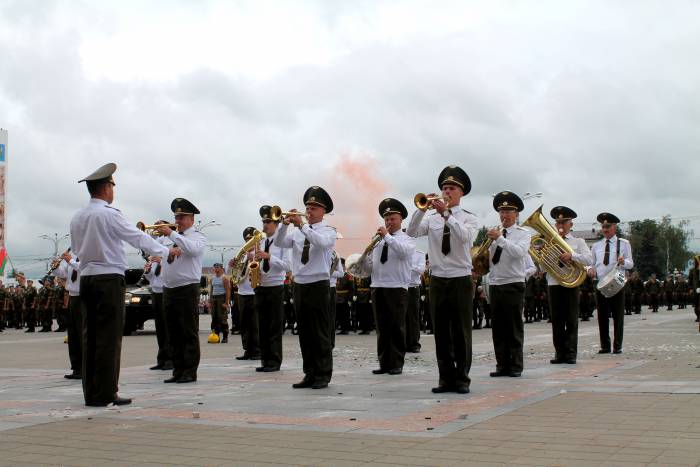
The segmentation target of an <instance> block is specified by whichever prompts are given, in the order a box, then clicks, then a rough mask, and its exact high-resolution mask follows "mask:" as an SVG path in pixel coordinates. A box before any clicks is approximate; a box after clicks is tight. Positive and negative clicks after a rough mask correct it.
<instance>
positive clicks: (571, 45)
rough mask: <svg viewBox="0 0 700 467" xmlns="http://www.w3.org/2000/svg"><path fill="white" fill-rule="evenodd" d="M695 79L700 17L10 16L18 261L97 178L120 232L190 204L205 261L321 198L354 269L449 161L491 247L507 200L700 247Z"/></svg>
mask: <svg viewBox="0 0 700 467" xmlns="http://www.w3.org/2000/svg"><path fill="white" fill-rule="evenodd" d="M698 57H700V4H699V3H698V2H695V1H687V2H685V1H657V2H650V1H641V0H629V1H609V0H605V1H599V2H596V1H590V0H587V1H581V2H576V1H566V2H562V1H559V0H554V1H530V2H525V1H502V2H496V1H486V0H484V1H480V2H477V1H473V2H468V1H456V2H449V1H443V2H429V1H401V2H397V1H379V0H375V1H360V0H354V1H324V0H318V1H279V2H273V1H264V0H254V1H237V2H234V1H221V2H205V1H175V0H168V1H151V2H140V1H124V0H121V1H118V2H117V1H115V2H106V1H99V2H98V1H93V2H86V1H84V2H80V1H65V2H60V1H58V2H52V1H44V0H41V1H30V0H17V1H12V0H0V127H2V128H5V129H7V130H8V131H9V151H8V155H9V167H8V183H7V194H6V200H7V211H8V219H7V229H8V230H7V247H8V251H9V253H10V255H11V256H12V257H13V258H14V261H15V263H16V266H19V267H20V268H23V269H25V270H27V271H32V270H33V269H34V270H35V271H36V274H38V273H39V272H40V270H41V269H42V268H43V267H44V266H43V265H42V263H41V262H39V263H32V258H39V257H42V256H47V255H49V254H50V253H51V252H52V250H53V246H52V244H51V243H50V242H48V241H46V240H42V239H39V238H38V236H39V235H42V234H51V235H52V234H53V233H54V232H55V233H58V234H59V235H62V234H64V233H67V231H68V223H69V221H70V218H71V216H72V214H73V213H74V212H75V211H76V210H77V209H79V208H80V207H81V206H82V205H84V204H85V203H86V201H87V194H86V191H85V187H84V186H83V185H78V184H77V183H76V181H77V180H78V179H80V178H82V176H84V175H87V174H88V173H90V172H92V170H93V169H95V168H96V167H98V166H99V165H102V164H103V163H106V162H116V163H117V165H118V167H119V168H118V172H117V174H116V181H117V190H116V201H115V206H117V207H118V208H120V209H121V210H122V211H123V212H124V214H125V215H126V216H127V218H128V219H130V220H133V221H134V222H136V221H137V220H139V219H143V220H146V221H148V222H151V221H153V220H155V219H156V218H159V217H163V216H169V215H170V212H169V205H170V201H171V200H172V199H173V198H174V197H176V196H183V197H186V198H188V199H190V200H191V201H193V202H194V203H195V204H196V205H197V206H198V207H199V209H200V210H201V211H202V216H201V218H202V220H203V221H205V222H206V221H210V220H215V221H216V222H217V223H218V224H220V225H219V226H212V227H210V228H208V229H206V230H205V232H206V233H207V235H208V237H209V239H210V242H211V243H212V244H213V245H217V246H225V245H237V244H240V239H241V231H242V229H243V228H244V227H245V226H247V225H257V224H258V222H259V217H258V215H257V211H258V207H259V206H260V205H261V204H279V205H281V206H282V207H283V208H285V209H289V208H292V207H302V203H301V196H302V194H303V192H304V190H305V189H306V188H307V187H308V186H310V185H314V184H319V185H322V186H324V187H326V188H327V189H328V191H329V192H330V193H331V195H332V196H333V197H334V200H335V204H336V215H335V216H334V217H333V218H330V223H331V224H333V225H336V226H337V227H339V229H340V230H341V232H342V233H343V235H344V236H345V237H346V238H348V239H350V240H343V241H341V243H340V246H341V251H343V250H344V251H343V253H345V254H347V253H348V252H351V251H357V249H359V245H360V244H364V243H366V241H367V239H368V238H369V237H370V236H371V235H372V233H373V230H374V229H375V228H376V226H377V224H378V223H379V222H380V218H379V217H378V215H377V214H376V206H377V204H378V202H379V201H380V200H381V199H382V198H384V197H386V196H393V197H397V198H399V199H401V200H402V201H404V203H406V204H407V205H410V207H411V208H410V209H409V210H412V198H413V195H414V194H415V193H417V192H419V191H425V192H427V191H431V190H434V189H436V179H437V175H438V173H439V172H440V170H441V169H442V168H443V167H444V166H445V165H448V164H452V163H455V164H458V165H460V166H462V167H463V168H464V169H465V170H466V171H467V172H468V173H469V175H470V177H471V179H472V183H473V190H472V192H471V193H470V194H469V196H468V197H466V198H465V199H464V200H463V202H462V204H463V206H465V207H466V208H467V209H469V210H471V211H473V212H475V213H476V214H477V215H478V216H479V218H480V221H481V223H483V224H485V225H494V224H496V223H497V216H496V214H495V212H494V211H493V210H492V207H491V194H492V193H494V192H497V191H500V190H503V189H509V190H514V191H516V192H519V193H525V192H528V191H529V192H533V193H534V192H543V193H544V195H543V197H542V198H541V199H539V200H538V199H533V200H529V201H527V203H526V211H528V213H529V212H531V211H532V210H534V209H535V208H536V207H537V206H538V205H539V203H540V202H542V203H544V205H545V209H546V210H547V211H548V210H549V209H550V208H551V207H552V206H554V205H557V204H565V205H568V206H571V207H572V208H574V209H575V210H576V211H577V212H578V214H579V219H578V220H579V223H578V228H584V227H585V228H590V227H591V224H590V223H591V222H593V221H594V220H595V215H596V214H597V213H598V212H601V211H604V210H606V211H611V212H613V213H616V214H617V215H618V216H619V217H621V218H622V219H623V220H633V219H642V218H660V217H661V216H662V215H665V214H671V215H672V216H673V217H674V218H683V217H690V219H691V220H692V221H693V222H692V223H691V227H693V228H694V229H695V230H696V232H697V233H696V236H698V235H699V234H700V225H699V224H700V222H699V221H698V220H697V219H700V205H699V204H698V202H697V199H698V181H699V180H700V157H698V156H699V155H700V131H698V130H699V128H700V87H699V86H698V83H699V82H700V62H699V61H698ZM692 216H695V217H692ZM352 239H357V240H352ZM353 242H354V243H355V244H353ZM67 245H68V242H67V241H66V242H64V243H63V244H62V245H61V246H62V247H66V246H67ZM693 246H694V247H695V248H696V249H700V243H698V242H697V241H695V242H694V244H693ZM231 254H232V252H229V251H227V252H225V253H224V256H225V257H226V258H228V257H230V256H231ZM219 256H220V252H217V251H212V252H211V253H210V254H209V255H208V257H207V262H211V261H213V260H214V259H216V258H218V257H219ZM133 259H134V262H135V263H138V260H137V258H136V257H133ZM36 274H34V275H36Z"/></svg>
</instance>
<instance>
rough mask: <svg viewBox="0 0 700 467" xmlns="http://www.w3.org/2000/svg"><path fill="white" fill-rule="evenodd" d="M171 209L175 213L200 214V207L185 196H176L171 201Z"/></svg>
mask: <svg viewBox="0 0 700 467" xmlns="http://www.w3.org/2000/svg"><path fill="white" fill-rule="evenodd" d="M170 210H171V211H172V212H174V213H175V214H199V209H197V207H196V206H195V205H194V204H192V203H190V202H189V201H187V200H186V199H185V198H175V199H174V200H173V202H172V203H170Z"/></svg>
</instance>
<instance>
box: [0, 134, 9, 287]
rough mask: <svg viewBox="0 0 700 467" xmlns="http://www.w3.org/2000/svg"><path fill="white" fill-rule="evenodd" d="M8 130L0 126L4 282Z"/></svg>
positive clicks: (0, 233) (0, 232) (0, 265)
mask: <svg viewBox="0 0 700 467" xmlns="http://www.w3.org/2000/svg"><path fill="white" fill-rule="evenodd" d="M7 158H8V151H7V130H3V129H2V128H0V275H2V278H3V282H4V281H5V280H6V279H7V268H6V267H5V265H6V264H7V250H6V249H5V233H6V232H7V225H6V223H5V220H6V212H7V211H6V209H7V205H6V204H5V186H6V183H7Z"/></svg>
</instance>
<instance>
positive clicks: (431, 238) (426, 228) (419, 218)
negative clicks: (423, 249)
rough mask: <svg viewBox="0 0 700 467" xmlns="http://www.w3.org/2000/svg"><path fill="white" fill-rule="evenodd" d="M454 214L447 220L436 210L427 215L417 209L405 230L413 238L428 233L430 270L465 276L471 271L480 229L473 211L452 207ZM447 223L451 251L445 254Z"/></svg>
mask: <svg viewBox="0 0 700 467" xmlns="http://www.w3.org/2000/svg"><path fill="white" fill-rule="evenodd" d="M451 211H452V213H451V214H450V217H449V218H448V219H447V221H445V218H444V217H442V215H440V214H439V213H437V212H434V213H432V214H428V215H427V216H426V215H425V212H424V211H421V210H420V209H418V210H417V211H415V212H414V213H413V214H412V215H411V220H410V222H409V224H408V228H407V229H406V233H407V234H408V235H409V236H411V237H414V238H418V237H422V236H425V235H427V236H428V256H429V258H430V269H431V271H432V275H433V276H436V277H444V278H450V277H462V276H468V275H470V274H471V272H472V255H471V251H470V250H471V247H472V244H473V243H474V238H476V234H477V231H478V229H479V226H478V223H477V222H478V221H477V218H476V216H475V215H474V214H472V213H470V212H469V211H466V210H465V209H463V208H462V207H460V206H455V207H453V208H451ZM445 223H447V226H448V227H449V229H450V253H449V254H448V255H443V254H442V233H443V228H444V226H445Z"/></svg>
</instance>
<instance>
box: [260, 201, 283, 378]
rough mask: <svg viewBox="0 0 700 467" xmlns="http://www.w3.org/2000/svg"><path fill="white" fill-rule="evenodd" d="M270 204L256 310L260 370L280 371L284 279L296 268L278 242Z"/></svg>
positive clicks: (264, 211) (263, 210)
mask: <svg viewBox="0 0 700 467" xmlns="http://www.w3.org/2000/svg"><path fill="white" fill-rule="evenodd" d="M271 211H272V208H271V207H270V206H267V205H265V206H261V207H260V210H259V212H260V218H261V220H262V231H263V233H264V234H265V235H266V237H265V240H263V241H262V242H261V245H260V246H259V247H258V248H257V251H256V252H255V259H256V260H257V261H258V262H259V263H260V286H259V287H258V288H257V289H255V299H254V301H255V310H256V312H257V313H256V314H257V315H258V329H259V336H260V360H261V365H260V366H259V367H257V368H256V369H255V371H260V372H265V373H269V372H274V371H279V369H280V365H282V334H284V305H283V300H284V279H285V277H286V275H287V271H290V270H291V268H292V264H291V256H290V255H291V253H290V250H289V249H287V248H280V247H279V246H278V245H277V227H278V226H279V223H280V219H277V220H275V219H273V216H272V212H271Z"/></svg>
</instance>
